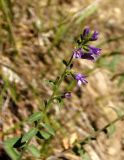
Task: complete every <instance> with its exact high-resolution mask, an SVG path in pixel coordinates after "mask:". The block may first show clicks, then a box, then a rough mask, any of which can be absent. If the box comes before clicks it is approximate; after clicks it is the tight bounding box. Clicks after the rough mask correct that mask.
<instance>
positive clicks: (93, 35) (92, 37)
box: [90, 31, 99, 41]
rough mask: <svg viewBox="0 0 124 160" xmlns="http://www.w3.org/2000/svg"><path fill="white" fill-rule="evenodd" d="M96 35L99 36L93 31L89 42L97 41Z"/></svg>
mask: <svg viewBox="0 0 124 160" xmlns="http://www.w3.org/2000/svg"><path fill="white" fill-rule="evenodd" d="M98 34H99V32H97V31H94V33H93V34H92V36H91V38H90V40H91V41H95V40H97V39H98Z"/></svg>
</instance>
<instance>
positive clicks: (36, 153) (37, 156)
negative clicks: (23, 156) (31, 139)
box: [27, 145, 40, 158]
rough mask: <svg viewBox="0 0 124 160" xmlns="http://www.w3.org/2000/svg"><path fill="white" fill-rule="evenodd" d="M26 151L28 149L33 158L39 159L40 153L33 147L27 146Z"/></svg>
mask: <svg viewBox="0 0 124 160" xmlns="http://www.w3.org/2000/svg"><path fill="white" fill-rule="evenodd" d="M27 149H28V150H29V152H31V153H32V155H33V156H35V157H36V158H39V157H40V151H39V150H38V149H37V148H36V147H35V146H34V145H30V146H28V147H27Z"/></svg>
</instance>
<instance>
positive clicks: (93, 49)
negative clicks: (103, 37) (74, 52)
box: [88, 46, 101, 56]
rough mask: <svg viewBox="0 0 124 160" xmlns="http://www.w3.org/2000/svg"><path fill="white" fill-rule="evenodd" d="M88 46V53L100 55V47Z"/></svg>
mask: <svg viewBox="0 0 124 160" xmlns="http://www.w3.org/2000/svg"><path fill="white" fill-rule="evenodd" d="M88 48H89V53H90V54H94V55H97V56H98V55H100V51H101V49H100V48H97V47H92V46H88Z"/></svg>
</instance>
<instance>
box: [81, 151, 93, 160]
mask: <svg viewBox="0 0 124 160" xmlns="http://www.w3.org/2000/svg"><path fill="white" fill-rule="evenodd" d="M81 158H82V160H91V159H90V156H89V155H88V153H86V152H85V153H83V155H81Z"/></svg>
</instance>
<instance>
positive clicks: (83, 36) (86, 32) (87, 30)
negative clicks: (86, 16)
mask: <svg viewBox="0 0 124 160" xmlns="http://www.w3.org/2000/svg"><path fill="white" fill-rule="evenodd" d="M89 33H90V29H89V27H86V28H85V29H84V32H83V34H82V35H81V38H82V39H84V38H86V37H87V36H88V34H89Z"/></svg>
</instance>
